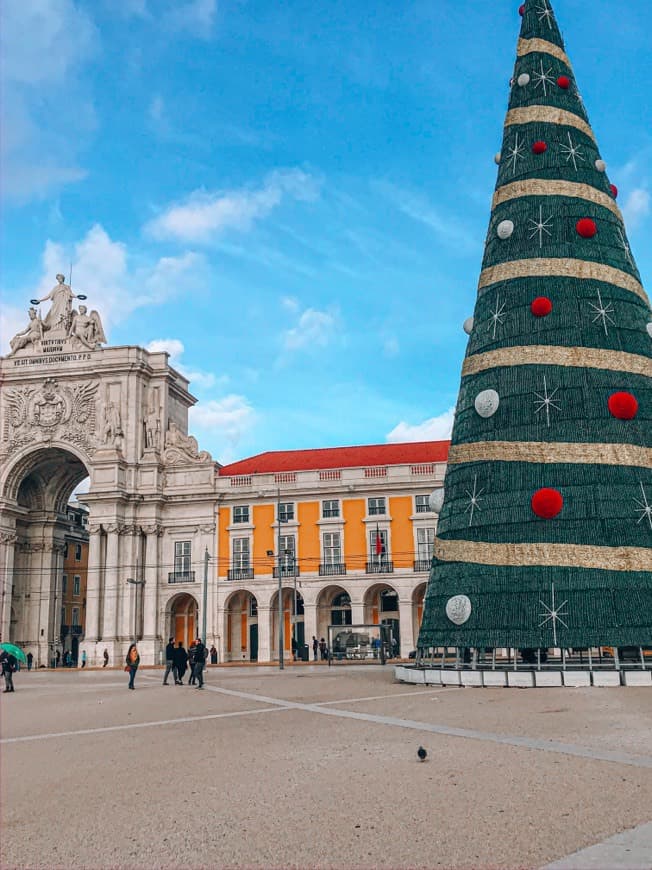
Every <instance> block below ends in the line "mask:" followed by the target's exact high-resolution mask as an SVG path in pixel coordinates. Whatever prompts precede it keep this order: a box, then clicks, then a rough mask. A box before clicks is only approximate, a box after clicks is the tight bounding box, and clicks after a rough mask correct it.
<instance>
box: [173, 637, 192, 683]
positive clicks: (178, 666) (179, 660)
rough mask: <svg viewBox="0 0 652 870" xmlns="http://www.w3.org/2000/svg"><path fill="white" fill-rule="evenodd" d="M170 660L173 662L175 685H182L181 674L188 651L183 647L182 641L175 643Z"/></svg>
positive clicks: (184, 667) (186, 661)
mask: <svg viewBox="0 0 652 870" xmlns="http://www.w3.org/2000/svg"><path fill="white" fill-rule="evenodd" d="M172 660H173V662H174V669H175V671H174V682H175V684H176V685H177V686H183V675H184V674H185V672H186V665H187V664H188V653H187V652H186V651H185V649H184V648H183V642H182V641H179V643H178V644H177V648H176V649H175V651H174V655H173V656H172Z"/></svg>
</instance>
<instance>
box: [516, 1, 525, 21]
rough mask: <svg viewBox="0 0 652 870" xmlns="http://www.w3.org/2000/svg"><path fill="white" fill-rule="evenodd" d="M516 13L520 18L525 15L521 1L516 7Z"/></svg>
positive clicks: (523, 4)
mask: <svg viewBox="0 0 652 870" xmlns="http://www.w3.org/2000/svg"><path fill="white" fill-rule="evenodd" d="M518 14H519V15H520V16H521V18H522V17H523V16H524V15H525V3H522V4H521V5H520V6H519V7H518Z"/></svg>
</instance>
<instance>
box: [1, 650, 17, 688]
mask: <svg viewBox="0 0 652 870" xmlns="http://www.w3.org/2000/svg"><path fill="white" fill-rule="evenodd" d="M0 662H1V663H2V676H3V677H4V678H5V687H4V689H3V690H2V692H3V694H4V693H5V692H13V691H15V690H14V671H15V670H16V657H15V656H12V654H11V653H9V652H7V650H2V653H0Z"/></svg>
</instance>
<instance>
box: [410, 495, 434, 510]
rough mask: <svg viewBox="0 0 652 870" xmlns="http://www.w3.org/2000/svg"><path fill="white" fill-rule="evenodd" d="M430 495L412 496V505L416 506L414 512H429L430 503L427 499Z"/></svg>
mask: <svg viewBox="0 0 652 870" xmlns="http://www.w3.org/2000/svg"><path fill="white" fill-rule="evenodd" d="M429 498H430V496H428V495H415V496H414V506H415V508H416V512H417V513H418V514H427V513H430V510H431V508H430V504H429V502H428V499H429Z"/></svg>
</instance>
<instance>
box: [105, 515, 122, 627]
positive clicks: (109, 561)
mask: <svg viewBox="0 0 652 870" xmlns="http://www.w3.org/2000/svg"><path fill="white" fill-rule="evenodd" d="M123 528H124V526H121V525H120V524H119V523H111V524H110V525H108V526H107V527H106V563H105V567H104V614H103V620H102V638H103V640H108V641H114V640H116V638H117V634H118V595H119V593H120V592H121V591H122V590H121V589H119V583H120V569H119V566H120V533H121V532H122V530H123Z"/></svg>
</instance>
